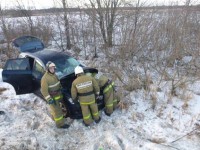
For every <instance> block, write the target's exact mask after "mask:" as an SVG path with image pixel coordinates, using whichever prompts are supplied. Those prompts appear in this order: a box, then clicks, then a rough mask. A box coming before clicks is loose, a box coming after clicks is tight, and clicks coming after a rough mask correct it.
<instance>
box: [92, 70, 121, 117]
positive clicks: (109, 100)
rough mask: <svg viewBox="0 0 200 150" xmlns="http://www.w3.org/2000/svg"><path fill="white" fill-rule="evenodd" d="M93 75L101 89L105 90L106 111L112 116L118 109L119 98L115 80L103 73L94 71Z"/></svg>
mask: <svg viewBox="0 0 200 150" xmlns="http://www.w3.org/2000/svg"><path fill="white" fill-rule="evenodd" d="M92 76H94V78H95V79H96V81H97V82H98V85H99V87H100V90H101V91H103V95H104V103H105V109H104V112H105V114H106V115H107V116H110V115H111V114H112V113H113V111H114V110H115V109H116V107H117V104H118V102H119V100H117V97H116V94H115V88H114V82H113V81H112V80H110V79H108V78H107V77H106V76H105V75H103V73H101V72H99V73H93V74H92Z"/></svg>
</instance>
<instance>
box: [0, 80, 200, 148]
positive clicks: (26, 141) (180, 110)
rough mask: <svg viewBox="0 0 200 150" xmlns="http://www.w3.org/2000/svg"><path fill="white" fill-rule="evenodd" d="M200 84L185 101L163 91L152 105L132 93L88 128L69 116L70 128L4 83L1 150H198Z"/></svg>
mask: <svg viewBox="0 0 200 150" xmlns="http://www.w3.org/2000/svg"><path fill="white" fill-rule="evenodd" d="M198 86H199V84H198V83H197V84H194V85H193V87H192V88H191V89H193V93H192V98H191V99H190V100H189V101H188V103H187V105H185V103H184V102H183V101H182V100H180V99H179V98H177V97H174V98H171V100H170V102H169V97H167V95H165V94H164V92H163V91H161V92H157V93H156V95H157V104H156V107H155V109H152V107H151V106H152V104H151V100H150V99H149V97H148V96H145V95H147V93H145V91H144V90H138V91H134V92H131V93H128V94H127V96H126V97H125V98H124V99H123V100H122V101H123V102H125V104H126V105H123V107H122V108H121V109H120V108H118V109H117V110H116V111H115V112H114V113H113V115H112V116H111V117H108V116H105V114H104V113H101V116H102V121H101V122H100V123H99V124H93V125H92V126H91V127H90V128H87V127H84V126H83V124H82V120H70V119H68V122H69V123H71V126H70V128H69V129H57V128H56V127H55V125H54V122H53V121H52V119H51V118H50V116H49V115H48V111H47V105H46V103H45V102H44V101H43V100H42V99H40V98H38V97H37V96H35V95H34V94H26V95H20V96H17V95H16V94H15V92H14V89H13V87H12V86H10V85H9V84H7V83H3V82H0V89H1V90H0V91H1V92H0V111H1V112H3V113H1V114H0V149H1V150H8V149H17V150H22V149H29V150H38V149H39V150H61V149H62V150H80V149H82V150H171V149H172V150H173V149H178V150H199V149H200V142H199V141H200V133H199V132H200V129H199V126H197V125H195V124H196V123H197V124H198V123H199V121H198V120H200V109H199V108H200V96H199V95H197V94H198V89H199V88H198ZM195 93H196V94H195ZM193 130H194V131H193ZM191 131H193V132H191ZM188 133H190V134H188ZM176 140H177V141H176Z"/></svg>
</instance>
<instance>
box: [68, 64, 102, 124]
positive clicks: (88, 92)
mask: <svg viewBox="0 0 200 150" xmlns="http://www.w3.org/2000/svg"><path fill="white" fill-rule="evenodd" d="M74 71H75V75H76V76H77V78H76V79H75V80H74V81H73V83H72V87H71V96H72V99H73V100H74V101H77V100H79V103H80V106H81V110H82V115H83V123H84V125H85V126H89V125H91V123H93V119H94V121H95V122H96V123H99V122H100V120H101V117H100V116H99V111H98V107H97V104H96V100H95V95H96V96H98V95H99V86H98V83H97V82H96V80H95V79H94V78H93V77H91V76H87V75H85V74H84V71H83V68H82V67H80V66H77V67H76V68H75V70H74Z"/></svg>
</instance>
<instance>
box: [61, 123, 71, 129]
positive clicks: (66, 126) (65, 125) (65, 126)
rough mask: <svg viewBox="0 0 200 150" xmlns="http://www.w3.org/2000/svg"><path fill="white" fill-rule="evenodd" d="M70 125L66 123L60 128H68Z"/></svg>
mask: <svg viewBox="0 0 200 150" xmlns="http://www.w3.org/2000/svg"><path fill="white" fill-rule="evenodd" d="M69 127H70V125H68V124H64V125H63V126H61V127H60V128H62V129H67V128H69Z"/></svg>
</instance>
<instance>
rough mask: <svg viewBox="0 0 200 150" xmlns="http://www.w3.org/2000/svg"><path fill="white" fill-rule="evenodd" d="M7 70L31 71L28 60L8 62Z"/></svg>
mask: <svg viewBox="0 0 200 150" xmlns="http://www.w3.org/2000/svg"><path fill="white" fill-rule="evenodd" d="M4 69H5V70H30V64H29V59H28V58H21V59H10V60H8V61H7V63H6V65H5V67H4Z"/></svg>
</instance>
